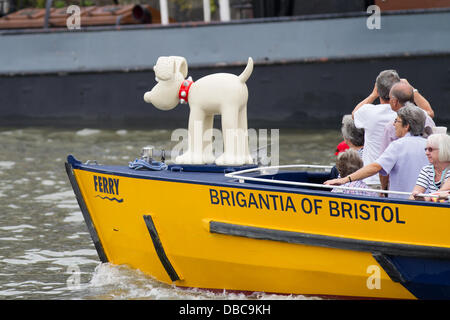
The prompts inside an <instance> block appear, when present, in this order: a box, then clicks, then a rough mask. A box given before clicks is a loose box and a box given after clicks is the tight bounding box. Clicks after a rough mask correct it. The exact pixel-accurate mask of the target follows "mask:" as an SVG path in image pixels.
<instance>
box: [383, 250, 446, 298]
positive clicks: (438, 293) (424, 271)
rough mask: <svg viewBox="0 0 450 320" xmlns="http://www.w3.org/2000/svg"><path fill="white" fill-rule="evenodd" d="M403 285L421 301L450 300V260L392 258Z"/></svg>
mask: <svg viewBox="0 0 450 320" xmlns="http://www.w3.org/2000/svg"><path fill="white" fill-rule="evenodd" d="M390 260H391V262H392V263H393V265H394V266H395V268H396V269H397V271H398V272H399V273H400V274H401V276H402V278H403V279H402V280H403V281H401V282H402V285H403V286H404V287H405V288H406V289H408V290H409V291H410V292H411V293H412V294H414V295H415V296H416V297H417V298H419V299H429V300H430V299H434V300H441V299H450V260H444V259H424V258H414V257H402V256H390Z"/></svg>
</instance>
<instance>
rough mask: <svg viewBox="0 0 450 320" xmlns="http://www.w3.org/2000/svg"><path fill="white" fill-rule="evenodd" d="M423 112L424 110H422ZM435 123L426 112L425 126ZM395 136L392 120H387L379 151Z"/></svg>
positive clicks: (395, 137) (384, 148) (432, 125)
mask: <svg viewBox="0 0 450 320" xmlns="http://www.w3.org/2000/svg"><path fill="white" fill-rule="evenodd" d="M424 112H425V111H424ZM435 126H436V124H435V123H434V121H433V119H431V118H430V116H429V115H428V114H427V117H426V118H425V127H431V128H433V127H435ZM397 139H398V138H397V136H396V135H395V127H394V121H391V122H389V123H388V124H386V126H385V127H384V134H383V139H382V140H381V145H380V150H381V153H383V152H384V150H386V148H387V147H388V145H389V144H390V143H391V142H392V141H395V140H397Z"/></svg>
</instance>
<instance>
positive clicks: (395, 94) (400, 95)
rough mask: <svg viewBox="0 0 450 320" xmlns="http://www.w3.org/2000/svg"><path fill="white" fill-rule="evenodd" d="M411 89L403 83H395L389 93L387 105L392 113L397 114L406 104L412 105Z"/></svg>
mask: <svg viewBox="0 0 450 320" xmlns="http://www.w3.org/2000/svg"><path fill="white" fill-rule="evenodd" d="M413 90H414V89H413V87H412V86H411V85H410V84H408V83H406V82H403V81H400V82H397V83H395V84H394V85H393V86H392V88H391V91H390V92H389V104H390V105H391V108H392V110H393V111H395V112H397V111H398V110H399V109H400V108H401V107H403V106H404V105H405V103H406V102H412V103H414V91H413Z"/></svg>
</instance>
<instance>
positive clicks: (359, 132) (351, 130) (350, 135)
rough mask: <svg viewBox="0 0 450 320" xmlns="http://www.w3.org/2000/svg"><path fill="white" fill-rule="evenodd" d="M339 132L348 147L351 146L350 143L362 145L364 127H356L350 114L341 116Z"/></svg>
mask: <svg viewBox="0 0 450 320" xmlns="http://www.w3.org/2000/svg"><path fill="white" fill-rule="evenodd" d="M341 133H342V137H343V138H344V140H345V142H347V144H348V145H349V146H350V147H352V145H353V146H355V147H362V146H363V145H364V129H358V128H357V127H356V126H355V122H354V121H353V118H352V115H351V114H346V115H345V116H344V117H343V118H342V127H341Z"/></svg>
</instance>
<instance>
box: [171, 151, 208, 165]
mask: <svg viewBox="0 0 450 320" xmlns="http://www.w3.org/2000/svg"><path fill="white" fill-rule="evenodd" d="M175 163H177V164H203V163H204V162H203V159H202V155H201V154H197V153H194V152H190V151H187V152H186V153H183V154H182V155H181V156H178V157H176V158H175Z"/></svg>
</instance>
